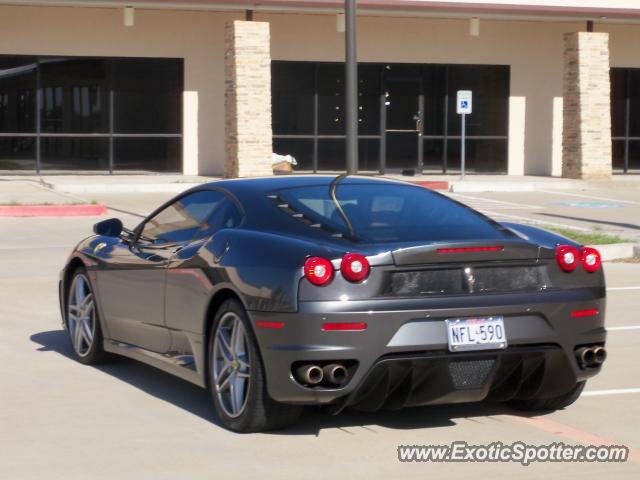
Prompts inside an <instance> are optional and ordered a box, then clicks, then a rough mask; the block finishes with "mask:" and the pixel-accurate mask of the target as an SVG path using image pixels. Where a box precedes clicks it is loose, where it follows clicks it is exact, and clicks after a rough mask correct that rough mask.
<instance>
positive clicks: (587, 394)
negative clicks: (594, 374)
mask: <svg viewBox="0 0 640 480" xmlns="http://www.w3.org/2000/svg"><path fill="white" fill-rule="evenodd" d="M630 393H640V388H614V389H612V390H588V391H586V392H582V396H583V397H599V396H601V395H628V394H630Z"/></svg>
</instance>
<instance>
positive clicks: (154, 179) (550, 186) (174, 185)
mask: <svg viewBox="0 0 640 480" xmlns="http://www.w3.org/2000/svg"><path fill="white" fill-rule="evenodd" d="M339 173H340V172H333V173H327V174H329V175H338V174H339ZM301 174H304V173H301ZM376 177H379V176H378V175H376ZM384 177H385V178H392V179H396V180H403V181H406V182H412V183H418V184H421V185H423V186H426V187H429V188H433V189H436V190H447V191H450V192H457V193H472V192H473V193H478V192H533V191H536V190H586V189H588V188H629V189H640V175H614V177H613V179H612V180H610V181H583V180H572V179H566V178H558V177H543V176H533V175H531V176H515V175H476V174H469V175H467V176H466V177H465V179H464V180H460V176H459V175H415V176H403V175H400V174H388V175H384ZM220 179H221V177H218V176H197V175H161V174H157V175H42V176H35V175H34V176H24V177H12V176H4V177H2V176H0V204H1V203H3V201H4V202H6V201H7V198H5V197H7V195H4V190H5V189H6V186H5V185H6V184H15V183H17V182H26V183H28V184H41V185H42V186H46V187H48V188H50V189H51V190H53V191H55V192H63V193H70V194H83V195H84V196H86V195H91V194H92V193H95V194H99V193H179V192H182V191H184V190H186V189H188V188H191V187H193V186H196V185H199V184H201V183H206V182H211V181H216V180H220ZM9 196H10V195H9ZM18 200H19V199H18Z"/></svg>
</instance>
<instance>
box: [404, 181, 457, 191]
mask: <svg viewBox="0 0 640 480" xmlns="http://www.w3.org/2000/svg"><path fill="white" fill-rule="evenodd" d="M409 183H413V184H414V185H420V186H421V187H424V188H428V189H430V190H445V191H447V190H449V182H447V181H427V180H425V181H421V180H415V181H411V180H409Z"/></svg>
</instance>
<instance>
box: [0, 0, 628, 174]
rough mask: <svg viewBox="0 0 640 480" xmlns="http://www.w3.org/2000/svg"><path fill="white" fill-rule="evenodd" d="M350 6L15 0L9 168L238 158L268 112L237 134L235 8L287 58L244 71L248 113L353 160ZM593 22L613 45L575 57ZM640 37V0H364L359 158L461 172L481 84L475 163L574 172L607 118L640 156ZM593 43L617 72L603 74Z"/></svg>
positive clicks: (9, 54) (97, 167)
mask: <svg viewBox="0 0 640 480" xmlns="http://www.w3.org/2000/svg"><path fill="white" fill-rule="evenodd" d="M17 3H20V5H16V4H17ZM612 3H615V5H614V6H612ZM127 5H129V6H133V7H134V9H133V10H132V11H130V13H127V14H125V13H124V9H125V6H127ZM341 5H342V2H340V1H337V0H326V1H309V0H290V1H287V0H278V1H272V2H271V1H264V2H261V4H260V6H259V7H256V6H253V5H252V4H251V2H244V1H238V2H226V3H225V2H217V1H207V0H200V1H189V2H175V1H174V2H165V1H155V2H153V3H151V2H135V1H134V2H119V1H104V2H103V1H90V0H84V1H80V0H78V1H65V2H55V1H53V0H52V1H48V0H40V1H33V2H29V1H26V2H10V1H9V2H4V1H1V0H0V32H1V33H0V35H1V37H0V173H37V172H39V173H43V174H44V173H60V172H72V171H73V172H78V171H80V172H87V171H88V172H100V173H104V172H112V173H132V172H136V173H138V172H139V173H184V174H188V175H196V174H199V175H221V174H223V172H224V171H225V162H226V163H228V162H229V161H230V160H229V149H230V147H229V145H230V143H229V138H231V137H233V138H234V142H236V143H234V144H233V145H235V147H233V148H235V149H236V150H238V149H239V151H241V150H242V148H244V147H242V145H247V146H248V147H251V141H252V140H251V138H250V137H251V135H250V133H251V131H252V129H253V128H255V127H254V126H253V124H252V123H251V121H249V123H246V124H245V127H244V128H245V132H244V133H242V132H240V131H239V133H237V134H236V133H233V132H232V129H231V130H230V123H229V115H228V114H229V109H230V108H231V107H230V105H240V103H238V102H236V103H233V102H230V101H229V88H230V87H229V85H230V82H229V68H239V67H238V65H241V63H242V62H241V61H240V60H236V61H235V63H234V62H231V63H232V64H233V65H232V66H231V67H229V65H230V62H229V55H230V53H229V46H228V38H227V37H228V35H229V33H228V25H229V24H232V23H233V22H234V21H247V20H250V21H253V22H259V23H264V24H267V25H266V33H265V35H266V36H265V37H263V38H265V39H266V40H264V42H263V43H265V42H266V43H268V49H266V53H265V55H266V57H265V58H267V60H270V63H269V67H268V68H269V72H267V73H268V74H266V75H263V74H261V75H260V76H257V74H256V75H253V76H252V69H249V70H248V71H247V72H246V73H245V74H244V75H245V77H243V78H244V80H243V78H240V77H239V78H238V79H237V82H236V84H234V85H235V86H234V87H233V88H234V90H233V92H239V93H238V95H239V97H238V98H241V97H242V95H244V93H242V92H244V91H245V90H246V89H244V90H242V89H241V86H242V85H245V84H246V82H249V83H251V82H253V83H255V84H256V85H257V87H255V88H258V89H259V90H260V92H261V93H260V95H257V96H256V94H255V92H250V94H249V95H246V96H245V97H242V98H244V99H245V100H242V102H244V103H242V105H244V107H245V108H244V109H243V110H242V111H241V112H235V113H234V114H233V115H234V117H233V118H232V122H231V123H233V122H234V121H235V120H234V118H235V117H236V116H239V117H241V118H248V119H249V120H251V118H252V115H257V114H256V112H262V113H260V115H259V116H260V118H263V119H268V120H264V121H268V122H269V124H268V127H269V128H270V131H268V132H267V136H268V138H267V141H268V142H270V143H271V145H272V149H273V151H274V152H276V153H279V154H283V155H287V154H290V155H292V156H294V157H295V158H296V160H297V161H298V166H297V167H296V170H298V171H341V170H344V166H345V162H344V135H345V127H344V120H345V118H344V72H343V64H342V62H343V60H344V33H342V32H341V31H340V30H341V17H340V16H339V15H338V14H339V12H340V8H341ZM588 22H592V23H589V24H588ZM241 23H242V22H241ZM127 25H130V26H127ZM587 30H593V32H594V35H596V37H594V38H596V43H595V44H592V45H596V46H595V47H593V46H591V47H587V46H584V45H587V43H584V42H582V43H581V41H580V40H579V39H580V38H583V37H576V38H578V40H576V42H575V45H577V47H576V48H578V54H577V56H576V57H575V58H576V59H577V60H567V51H569V50H570V49H571V47H568V46H567V45H568V44H567V37H566V34H575V33H576V32H585V33H590V32H587ZM260 34H262V33H260ZM598 34H601V36H597V35H598ZM249 36H251V35H249ZM639 47H640V6H638V5H637V2H635V1H616V2H608V1H606V0H602V1H596V0H591V1H589V0H582V1H578V0H575V1H563V2H560V1H552V0H547V1H542V0H524V1H517V0H503V1H494V2H478V1H473V0H466V1H453V0H451V1H428V0H423V1H418V0H415V1H383V0H370V1H361V2H359V17H358V59H359V62H360V65H359V102H358V109H359V110H358V112H359V119H358V120H359V123H358V126H359V142H358V143H359V155H360V158H359V169H360V170H361V171H364V172H378V171H386V172H395V171H400V170H404V169H413V170H416V171H423V172H425V173H441V172H447V173H454V172H456V171H458V169H459V167H460V155H459V154H460V117H459V116H458V115H457V114H456V110H455V96H456V92H457V91H458V90H472V91H473V95H474V111H473V113H472V114H471V115H470V116H468V118H467V134H468V141H467V155H468V157H467V166H468V168H469V170H470V171H475V172H482V173H498V174H510V175H524V174H527V175H561V174H563V170H564V173H565V174H566V175H567V176H571V175H573V174H572V173H571V172H572V171H573V170H572V168H568V167H567V165H569V166H570V165H571V162H572V160H571V158H570V157H571V152H574V151H576V152H578V153H577V154H578V155H579V157H580V158H583V157H586V156H587V153H588V152H587V151H592V150H593V148H592V147H591V146H589V144H588V143H585V136H589V135H592V134H591V133H589V132H590V130H589V129H590V128H596V129H599V132H596V133H595V134H593V135H594V137H593V138H594V139H595V142H596V145H602V144H605V143H606V145H607V148H604V149H602V151H601V152H599V153H598V155H599V156H600V157H601V158H605V157H609V158H608V162H610V163H611V164H612V165H611V166H607V165H608V164H607V163H606V161H605V163H604V165H605V167H604V168H605V169H607V168H608V169H610V170H611V169H612V170H613V171H614V172H624V171H626V172H634V171H640V53H639V52H640V49H639ZM248 48H249V50H248V51H250V52H251V51H253V50H251V48H255V45H254V46H253V47H248ZM589 48H591V49H592V50H593V49H594V48H595V49H596V50H597V52H596V54H597V55H598V56H600V57H601V58H599V59H598V62H599V63H597V65H601V66H602V65H604V67H603V68H606V81H605V80H602V78H604V77H602V76H601V77H602V78H600V79H599V80H598V82H599V83H595V84H593V79H591V80H589V78H591V77H588V75H589V72H591V70H592V67H591V65H592V64H591V63H590V62H591V61H592V60H591V59H590V57H589V55H586V54H584V55H583V53H584V52H587V53H588V49H589ZM581 49H582V50H581ZM605 54H606V58H605ZM594 55H595V54H594ZM234 58H235V57H234ZM238 58H240V57H238ZM572 62H573V63H572ZM576 62H577V65H578V67H577V70H576V72H577V73H576V75H577V76H575V78H574V77H572V76H571V75H568V74H567V69H568V68H569V69H570V66H571V65H573V64H575V63H576ZM583 62H584V63H583ZM603 62H606V63H603ZM607 64H608V65H607ZM593 65H596V64H595V63H594V64H593ZM583 66H584V68H583ZM609 67H610V69H609ZM593 68H600V67H593ZM585 69H586V70H585ZM256 71H258V70H256ZM585 72H587V73H585ZM585 75H586V76H585ZM594 78H595V77H594ZM252 79H253V80H252ZM265 79H267V80H265ZM243 82H244V83H243ZM261 82H262V83H265V82H268V83H269V84H270V85H267V87H270V88H264V89H261V88H260V84H261ZM571 82H574V83H571ZM590 82H591V84H592V85H591V87H588V84H589V83H590ZM575 85H578V87H576V88H578V90H579V89H580V88H582V89H583V90H580V91H577V93H576V95H575V98H576V99H577V100H576V101H578V102H586V101H585V100H584V98H585V95H592V96H593V95H596V94H598V93H599V94H600V97H602V94H603V92H605V91H606V99H607V102H606V103H607V104H606V105H604V106H602V108H600V106H601V103H602V102H601V101H599V100H594V102H595V103H593V104H589V103H584V105H582V107H581V106H580V105H578V106H577V107H576V108H574V106H572V104H571V103H570V98H572V97H571V92H574V86H575ZM588 88H589V89H590V91H588V92H587V91H586V90H584V89H588ZM606 89H609V90H606ZM225 92H226V95H227V101H226V102H225ZM567 92H569V93H567ZM245 93H246V92H245ZM574 93H575V92H574ZM265 95H266V96H267V101H268V102H269V104H270V106H271V109H270V115H269V112H266V111H265V108H264V105H267V110H268V105H269V104H264V102H263V100H264V98H263V97H264V96H265ZM233 98H235V97H233ZM594 98H595V97H594ZM602 98H605V97H602ZM234 101H235V100H234ZM567 102H569V103H567ZM598 102H600V103H598ZM567 105H569V107H568V106H567ZM588 105H596V107H589V108H588V109H587V108H586V106H588ZM598 105H600V106H598ZM587 110H588V111H587ZM594 112H595V113H594ZM587 115H595V118H590V119H587ZM576 119H577V120H576ZM261 121H262V122H263V123H262V125H264V121H263V120H261ZM576 122H577V123H576ZM608 122H610V127H609V123H608ZM587 124H589V125H590V126H589V125H587ZM576 125H577V126H576ZM574 127H576V128H577V129H574ZM263 130H264V129H262V130H260V131H261V132H262V133H264V132H263ZM574 130H575V131H574ZM563 131H564V133H565V135H564V138H563ZM230 132H231V133H230ZM262 133H261V134H260V135H262ZM256 135H257V134H256ZM262 136H263V137H264V135H262ZM242 138H244V139H245V140H242ZM247 138H248V139H247ZM238 142H240V144H241V145H240V147H238ZM243 142H244V143H243ZM261 145H262V147H264V142H263V143H262V144H261ZM576 145H577V146H576ZM236 147H237V148H236ZM241 147H242V148H241ZM262 147H261V148H262ZM581 149H582V151H581ZM234 151H235V150H234ZM261 151H264V148H263V149H262V150H261ZM567 155H569V156H567ZM563 157H564V164H565V168H564V169H563ZM605 160H607V159H606V158H605ZM265 161H267V162H269V161H270V159H266V158H265ZM591 161H592V160H588V161H587V160H585V164H586V163H589V162H591ZM593 161H595V162H598V161H599V160H598V159H595V160H593ZM241 171H242V170H241ZM247 171H249V170H247ZM567 172H569V173H567ZM577 175H578V176H579V175H580V173H579V172H578V174H577Z"/></svg>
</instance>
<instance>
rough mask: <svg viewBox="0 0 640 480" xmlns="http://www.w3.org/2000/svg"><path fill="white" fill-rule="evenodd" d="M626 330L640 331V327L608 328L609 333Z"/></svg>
mask: <svg viewBox="0 0 640 480" xmlns="http://www.w3.org/2000/svg"><path fill="white" fill-rule="evenodd" d="M625 330H640V326H638V325H630V326H628V327H607V332H620V331H625Z"/></svg>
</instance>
